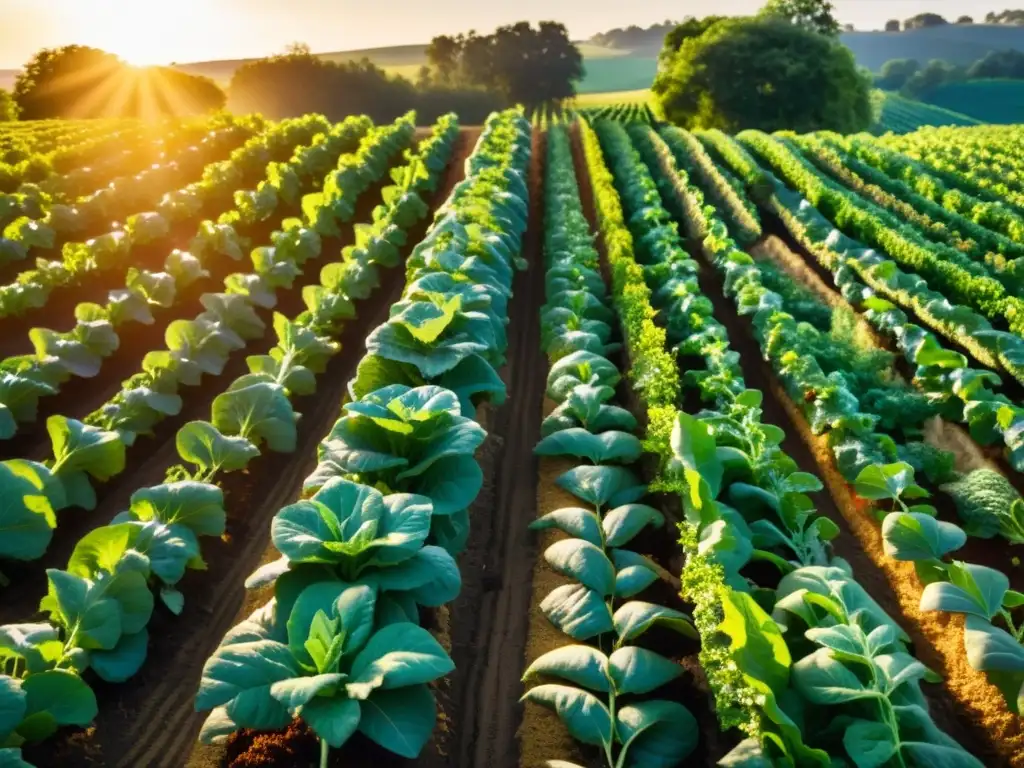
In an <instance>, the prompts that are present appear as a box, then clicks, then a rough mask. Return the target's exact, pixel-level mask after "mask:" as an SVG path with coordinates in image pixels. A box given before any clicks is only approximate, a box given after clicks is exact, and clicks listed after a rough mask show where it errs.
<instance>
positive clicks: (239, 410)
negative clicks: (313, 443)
mask: <svg viewBox="0 0 1024 768" xmlns="http://www.w3.org/2000/svg"><path fill="white" fill-rule="evenodd" d="M212 412H213V426H215V427H216V428H217V429H219V430H220V431H221V432H223V433H225V434H228V435H238V436H241V437H244V438H246V439H248V440H250V441H252V442H253V443H256V444H259V442H261V441H265V442H266V443H267V447H268V448H269V449H270V450H272V451H276V452H278V453H293V452H294V451H295V444H296V441H297V439H298V434H297V431H296V427H295V418H296V417H295V412H294V411H293V410H292V406H291V403H290V402H289V401H288V397H287V396H286V395H285V392H284V387H282V386H280V385H278V384H269V383H266V382H262V383H256V384H251V385H249V386H245V387H242V388H240V389H232V390H228V391H227V392H224V393H223V394H220V395H218V396H217V397H216V398H215V399H214V401H213V409H212Z"/></svg>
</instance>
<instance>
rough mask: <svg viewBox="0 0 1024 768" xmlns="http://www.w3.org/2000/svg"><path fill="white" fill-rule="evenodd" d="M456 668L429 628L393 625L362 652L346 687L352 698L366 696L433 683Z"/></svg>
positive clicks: (371, 641) (378, 633)
mask: <svg viewBox="0 0 1024 768" xmlns="http://www.w3.org/2000/svg"><path fill="white" fill-rule="evenodd" d="M453 669H455V664H454V662H452V660H451V658H450V657H449V656H448V654H447V653H446V652H445V650H444V648H442V647H441V646H440V644H439V643H438V642H437V640H435V639H434V637H433V636H432V635H431V634H430V633H429V632H427V630H425V629H423V628H422V627H419V626H417V625H415V624H412V623H406V624H401V623H400V624H389V625H388V626H386V627H383V628H382V629H380V630H379V631H377V632H376V633H375V634H374V635H373V636H371V637H370V639H369V640H368V641H367V643H366V645H365V646H363V648H362V650H360V651H359V654H358V655H357V656H356V657H355V660H354V661H353V662H352V667H351V672H350V679H349V681H348V682H347V683H346V685H345V689H346V690H347V691H348V694H349V696H351V697H352V698H358V699H365V698H366V697H367V696H369V695H370V692H371V691H373V690H376V689H377V688H383V689H385V690H392V689H396V688H405V687H408V686H412V685H417V684H420V683H429V682H432V681H434V680H436V679H437V678H439V677H443V676H444V675H446V674H448V673H449V672H451V671H452V670H453Z"/></svg>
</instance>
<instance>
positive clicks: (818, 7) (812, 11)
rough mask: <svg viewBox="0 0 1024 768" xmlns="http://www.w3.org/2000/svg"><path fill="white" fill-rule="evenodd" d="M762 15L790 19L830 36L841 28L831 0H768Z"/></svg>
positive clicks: (794, 22)
mask: <svg viewBox="0 0 1024 768" xmlns="http://www.w3.org/2000/svg"><path fill="white" fill-rule="evenodd" d="M761 16H763V17H765V18H773V19H781V20H783V21H788V22H789V23H790V24H796V25H797V26H800V27H804V28H806V29H809V30H810V31H812V32H817V33H818V34H820V35H828V36H829V37H833V36H835V35H838V34H839V30H840V26H839V22H838V21H836V17H835V6H833V5H832V3H831V2H829V0H768V2H767V3H766V4H765V6H764V7H763V8H762V9H761Z"/></svg>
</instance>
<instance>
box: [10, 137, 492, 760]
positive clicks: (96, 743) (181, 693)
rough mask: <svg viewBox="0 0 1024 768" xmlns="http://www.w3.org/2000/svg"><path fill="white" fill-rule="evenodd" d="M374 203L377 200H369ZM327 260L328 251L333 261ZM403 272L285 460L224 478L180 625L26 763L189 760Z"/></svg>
mask: <svg viewBox="0 0 1024 768" xmlns="http://www.w3.org/2000/svg"><path fill="white" fill-rule="evenodd" d="M477 133H478V131H475V130H468V129H464V130H463V131H462V132H461V133H460V136H459V138H458V140H457V143H456V146H455V148H454V152H453V157H452V162H451V163H450V164H449V168H448V171H447V173H446V177H445V179H444V180H443V182H442V184H441V186H440V187H439V189H438V192H437V193H436V194H435V196H434V199H433V201H432V208H436V207H437V206H438V205H439V204H440V202H442V201H443V200H444V199H445V198H446V197H447V195H448V192H449V191H450V190H451V188H452V187H453V186H454V185H455V184H456V183H458V181H459V180H460V179H461V178H462V175H463V161H464V160H465V158H466V156H468V154H469V153H470V152H471V151H472V147H473V144H474V143H475V141H476V135H477ZM375 202H376V201H375ZM428 224H429V220H428V221H427V222H424V223H423V224H422V225H421V226H419V227H418V228H417V229H416V230H414V231H413V232H412V233H411V235H410V237H409V245H408V247H407V253H408V250H411V248H412V246H413V245H415V244H416V243H417V242H419V240H421V239H422V237H423V234H424V232H425V230H426V227H427V225H428ZM334 253H335V255H336V253H337V252H336V251H335V252H334ZM404 277H405V275H404V271H403V270H401V269H391V270H385V271H384V273H383V275H382V279H383V282H382V285H381V286H380V288H378V290H377V291H376V292H375V294H374V295H373V297H372V298H371V299H369V300H367V301H363V302H357V311H358V313H359V316H358V318H357V319H355V320H353V321H352V322H350V323H349V324H348V325H346V326H345V327H344V329H343V332H342V335H341V336H340V338H339V341H340V342H341V345H342V353H341V354H340V355H337V356H335V357H334V359H333V360H332V361H331V363H330V364H329V366H328V369H327V371H326V372H325V373H324V374H323V375H322V376H318V377H317V392H316V394H315V395H313V396H311V397H306V398H299V399H297V400H296V401H295V407H296V410H297V411H299V412H300V413H302V418H301V420H300V421H299V437H298V445H297V449H296V451H295V453H292V454H287V455H285V454H269V453H268V454H264V455H262V456H261V457H260V458H259V459H257V460H256V461H254V462H253V464H252V465H250V468H249V470H248V471H247V472H245V473H238V474H233V475H227V476H225V478H224V482H223V487H224V489H225V495H226V500H227V509H228V531H229V535H228V536H227V537H226V538H225V540H223V541H213V542H204V544H203V548H204V551H203V554H204V557H205V558H206V560H207V562H208V565H209V567H208V570H206V571H203V572H190V573H189V574H188V575H187V576H186V578H185V580H184V581H183V582H182V584H181V585H180V589H181V591H182V592H184V593H185V597H186V601H185V610H184V612H183V613H182V615H181V616H179V617H174V616H171V615H170V614H169V613H168V612H167V611H166V610H163V609H158V610H157V611H156V613H155V614H154V617H153V621H152V622H151V624H150V627H149V630H150V648H149V656H148V658H147V661H146V664H145V665H144V666H143V668H142V670H141V671H140V673H139V675H138V676H136V677H135V678H133V679H132V680H131V681H129V682H128V683H126V684H122V685H105V684H101V683H99V682H96V683H95V685H94V687H95V689H96V692H97V696H98V698H99V700H100V714H99V717H98V718H97V720H96V724H95V726H94V728H92V729H90V730H89V731H87V732H86V733H79V734H74V735H72V736H70V737H69V738H67V739H64V740H55V741H53V742H50V743H49V744H47V745H45V748H43V749H36V750H33V751H32V753H31V754H30V755H29V756H28V757H29V759H31V760H33V761H34V762H36V763H37V764H39V765H61V766H96V765H102V766H110V767H111V768H113V767H114V766H118V768H137V767H138V766H146V768H179V766H183V765H185V764H186V762H187V760H188V756H189V754H190V752H191V751H192V747H193V744H194V743H195V740H196V736H197V733H198V730H199V727H200V725H201V724H202V721H203V719H204V716H203V715H200V714H196V713H195V712H194V711H193V700H194V697H195V692H196V690H197V688H198V683H199V678H200V676H201V671H202V667H203V664H204V663H205V661H206V659H207V658H208V657H209V655H210V653H211V652H212V651H213V649H214V648H215V647H216V646H217V644H218V643H219V642H220V639H221V638H222V637H223V635H224V633H225V632H226V631H227V630H228V629H229V628H230V627H231V626H232V625H233V624H234V623H235V622H236V619H237V618H238V617H239V614H240V613H242V614H244V613H247V612H248V610H250V609H249V608H248V607H247V605H246V603H247V600H248V598H249V595H248V594H247V592H246V590H245V589H244V586H243V582H244V580H245V577H246V576H248V575H249V574H250V573H251V572H252V571H253V570H254V569H255V568H256V567H257V565H258V564H259V563H260V561H261V559H263V557H264V554H265V552H266V550H267V549H268V546H269V538H270V525H269V521H270V519H271V517H272V516H273V515H274V514H275V513H276V512H277V510H278V509H280V508H281V507H282V506H284V505H286V504H288V503H290V502H292V501H294V500H295V499H296V498H298V496H299V493H300V490H301V486H302V481H303V479H304V478H305V477H306V476H307V475H308V474H309V472H311V471H312V469H313V468H314V466H315V464H316V448H317V445H318V443H319V441H320V440H321V438H322V437H323V436H324V434H325V433H326V432H327V431H328V430H329V429H330V426H331V425H332V424H333V423H334V421H335V420H336V419H337V418H338V415H339V413H340V411H341V405H342V402H343V399H344V395H345V391H346V386H347V384H348V381H349V380H350V379H351V378H352V377H353V376H354V375H355V368H356V365H357V364H358V362H359V360H360V359H361V358H362V356H363V354H364V353H365V339H366V336H367V334H368V332H369V331H371V330H372V329H373V328H374V327H376V326H377V325H379V324H380V323H382V322H384V321H385V320H386V319H387V316H388V312H389V310H390V307H391V304H392V303H393V302H394V301H396V300H397V299H398V298H399V296H400V294H401V290H402V287H403V285H404ZM176 460H177V457H176V451H175V448H174V439H173V433H172V434H171V436H170V437H169V438H168V440H166V441H164V442H163V443H162V444H160V445H158V446H156V445H155V446H153V449H152V451H151V452H150V455H149V458H148V460H147V461H146V462H145V464H143V465H142V466H141V467H140V468H139V469H138V470H137V471H136V472H135V473H133V474H132V475H131V476H130V477H126V478H125V480H124V481H123V482H122V483H121V484H120V488H119V490H118V493H117V494H116V495H112V496H111V497H110V498H109V499H108V500H107V506H106V507H105V508H104V509H105V511H110V510H113V511H116V510H117V509H118V508H121V507H123V506H124V505H125V503H126V501H127V498H128V496H129V495H130V494H131V492H132V491H133V490H135V489H137V488H139V487H142V486H144V485H147V484H152V483H158V482H160V481H161V480H162V478H163V474H164V471H165V469H166V468H167V466H169V465H170V464H172V463H174V462H175V461H176Z"/></svg>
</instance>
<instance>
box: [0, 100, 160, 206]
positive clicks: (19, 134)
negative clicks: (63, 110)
mask: <svg viewBox="0 0 1024 768" xmlns="http://www.w3.org/2000/svg"><path fill="white" fill-rule="evenodd" d="M162 127H164V126H161V128H162ZM168 127H170V126H168ZM143 133H144V127H143V125H142V124H140V123H139V122H138V121H128V120H124V121H113V120H97V121H95V123H93V124H91V125H83V124H82V123H80V122H79V123H75V122H70V121H58V122H50V123H47V124H43V123H36V124H35V125H32V126H29V127H28V128H27V129H25V130H21V131H16V132H15V131H8V132H5V133H4V135H3V136H2V137H0V193H3V194H2V195H0V199H3V196H6V195H9V194H12V193H16V192H17V191H18V190H19V188H20V187H21V186H22V185H23V184H39V183H44V182H48V181H50V180H52V179H54V178H55V177H56V176H59V175H60V174H63V173H67V172H68V171H73V170H74V169H75V168H78V167H81V166H83V165H85V164H91V163H95V162H100V163H102V162H103V160H104V158H106V157H107V156H108V155H109V154H110V153H111V152H116V151H117V150H118V149H120V148H122V147H123V142H125V141H128V142H131V141H132V140H133V139H134V138H135V137H138V136H140V135H142V134H143ZM5 223H6V222H5Z"/></svg>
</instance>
